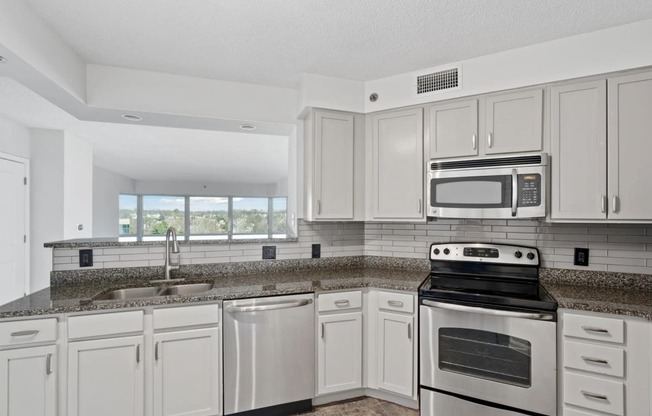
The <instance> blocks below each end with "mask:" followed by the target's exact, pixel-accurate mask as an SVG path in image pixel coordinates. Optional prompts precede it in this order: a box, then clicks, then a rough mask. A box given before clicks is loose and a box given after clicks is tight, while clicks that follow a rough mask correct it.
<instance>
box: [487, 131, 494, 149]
mask: <svg viewBox="0 0 652 416" xmlns="http://www.w3.org/2000/svg"><path fill="white" fill-rule="evenodd" d="M487 146H489V148H490V149H491V148H492V147H494V135H493V134H492V133H487Z"/></svg>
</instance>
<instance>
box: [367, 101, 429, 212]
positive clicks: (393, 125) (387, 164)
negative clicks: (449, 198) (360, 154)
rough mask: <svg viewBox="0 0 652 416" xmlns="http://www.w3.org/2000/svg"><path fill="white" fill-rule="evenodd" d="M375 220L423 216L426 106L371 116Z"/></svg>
mask: <svg viewBox="0 0 652 416" xmlns="http://www.w3.org/2000/svg"><path fill="white" fill-rule="evenodd" d="M371 129H372V132H371V143H370V145H371V159H372V160H371V170H370V171H368V176H369V177H370V181H371V192H370V193H369V194H370V198H371V201H370V208H371V219H372V220H399V221H400V220H415V219H423V218H425V217H424V211H425V210H424V206H423V202H424V201H423V191H424V189H423V180H424V160H423V109H421V108H414V109H409V110H401V111H392V112H387V113H382V114H375V115H373V116H372V118H371Z"/></svg>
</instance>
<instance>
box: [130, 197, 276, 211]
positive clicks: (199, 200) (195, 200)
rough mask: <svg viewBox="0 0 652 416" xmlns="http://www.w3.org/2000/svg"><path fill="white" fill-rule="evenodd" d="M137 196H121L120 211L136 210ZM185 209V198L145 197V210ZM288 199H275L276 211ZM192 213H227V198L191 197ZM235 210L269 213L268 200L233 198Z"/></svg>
mask: <svg viewBox="0 0 652 416" xmlns="http://www.w3.org/2000/svg"><path fill="white" fill-rule="evenodd" d="M136 201H137V199H136V196H135V195H120V209H129V210H131V209H136ZM184 207H185V201H184V197H182V196H152V195H145V196H143V209H145V210H148V209H160V210H173V209H179V210H183V209H184ZM285 208H286V199H285V198H275V199H274V209H275V210H276V209H281V210H285ZM190 209H191V211H208V210H216V211H226V210H227V209H228V198H227V197H206V196H198V197H190ZM233 209H246V210H250V209H259V210H263V211H267V198H242V197H234V198H233Z"/></svg>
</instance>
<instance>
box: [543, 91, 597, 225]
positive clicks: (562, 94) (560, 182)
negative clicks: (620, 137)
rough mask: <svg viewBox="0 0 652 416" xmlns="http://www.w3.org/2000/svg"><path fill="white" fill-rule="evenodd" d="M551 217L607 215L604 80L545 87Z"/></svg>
mask: <svg viewBox="0 0 652 416" xmlns="http://www.w3.org/2000/svg"><path fill="white" fill-rule="evenodd" d="M550 100H551V105H550V108H551V110H552V111H551V114H550V125H551V130H550V136H551V142H552V143H551V144H552V154H551V157H552V160H553V163H551V165H552V169H551V170H552V186H551V194H552V195H551V205H552V212H551V217H552V218H553V219H604V218H606V217H607V200H606V198H607V81H606V80H600V81H591V82H583V83H580V84H572V85H563V86H559V87H553V88H552V89H551V96H550Z"/></svg>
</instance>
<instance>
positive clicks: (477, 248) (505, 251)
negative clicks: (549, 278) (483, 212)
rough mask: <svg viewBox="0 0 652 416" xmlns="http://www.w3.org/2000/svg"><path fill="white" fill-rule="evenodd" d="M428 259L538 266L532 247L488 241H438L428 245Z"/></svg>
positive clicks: (537, 255)
mask: <svg viewBox="0 0 652 416" xmlns="http://www.w3.org/2000/svg"><path fill="white" fill-rule="evenodd" d="M430 260H445V261H466V262H485V263H500V264H519V265H526V266H539V264H540V261H539V250H537V249H536V248H533V247H523V246H511V245H508V244H488V243H438V244H432V245H431V246H430Z"/></svg>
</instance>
